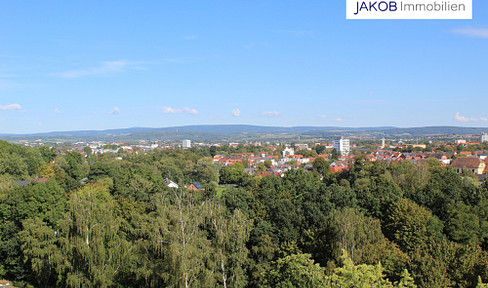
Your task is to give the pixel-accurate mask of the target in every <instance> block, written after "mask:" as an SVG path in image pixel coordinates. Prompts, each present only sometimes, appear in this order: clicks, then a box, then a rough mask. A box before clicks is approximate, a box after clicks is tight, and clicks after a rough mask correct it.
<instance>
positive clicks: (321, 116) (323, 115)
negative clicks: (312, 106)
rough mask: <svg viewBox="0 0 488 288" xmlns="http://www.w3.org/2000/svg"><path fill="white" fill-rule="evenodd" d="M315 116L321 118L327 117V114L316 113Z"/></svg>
mask: <svg viewBox="0 0 488 288" xmlns="http://www.w3.org/2000/svg"><path fill="white" fill-rule="evenodd" d="M317 117H319V118H322V119H325V118H327V115H325V114H320V115H317Z"/></svg>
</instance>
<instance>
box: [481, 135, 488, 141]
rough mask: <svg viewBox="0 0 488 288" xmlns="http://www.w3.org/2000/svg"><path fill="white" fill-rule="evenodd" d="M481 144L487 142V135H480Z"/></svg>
mask: <svg viewBox="0 0 488 288" xmlns="http://www.w3.org/2000/svg"><path fill="white" fill-rule="evenodd" d="M481 142H488V133H481Z"/></svg>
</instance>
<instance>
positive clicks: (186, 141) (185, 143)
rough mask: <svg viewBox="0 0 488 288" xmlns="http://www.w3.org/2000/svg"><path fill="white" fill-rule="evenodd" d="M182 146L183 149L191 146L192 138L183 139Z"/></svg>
mask: <svg viewBox="0 0 488 288" xmlns="http://www.w3.org/2000/svg"><path fill="white" fill-rule="evenodd" d="M181 146H182V147H183V149H188V148H191V140H183V141H182V144H181Z"/></svg>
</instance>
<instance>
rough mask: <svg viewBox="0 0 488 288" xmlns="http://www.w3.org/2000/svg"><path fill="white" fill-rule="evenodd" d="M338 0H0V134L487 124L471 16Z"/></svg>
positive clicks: (479, 47) (487, 68) (483, 41)
mask: <svg viewBox="0 0 488 288" xmlns="http://www.w3.org/2000/svg"><path fill="white" fill-rule="evenodd" d="M345 6H346V4H345V0H335V1H326V0H322V1H286V0H285V1H283V0H281V1H277V0H276V1H275V0H271V1H249V0H247V1H91V0H86V1H49V0H47V1H10V0H7V1H2V2H0V132H1V133H32V132H47V131H62V130H81V129H108V128H123V127H136V126H137V127H140V126H143V127H167V126H179V125H193V124H256V125H280V126H301V125H313V126H347V127H365V126H399V127H412V126H429V125H456V126H484V127H487V126H488V110H487V109H486V107H487V106H486V104H487V103H488V101H487V99H488V80H487V79H488V78H487V77H488V1H484V0H473V6H474V7H473V20H346V19H345Z"/></svg>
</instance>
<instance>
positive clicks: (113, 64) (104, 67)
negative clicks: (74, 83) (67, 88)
mask: <svg viewBox="0 0 488 288" xmlns="http://www.w3.org/2000/svg"><path fill="white" fill-rule="evenodd" d="M139 64H140V63H136V62H129V61H127V60H119V61H105V62H102V63H100V65H99V66H97V67H91V68H87V69H80V70H69V71H65V72H61V73H54V74H52V75H53V76H57V77H61V78H67V79H73V78H80V77H84V76H101V75H107V74H112V73H117V72H124V71H126V70H127V69H141V67H140V65H139Z"/></svg>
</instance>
